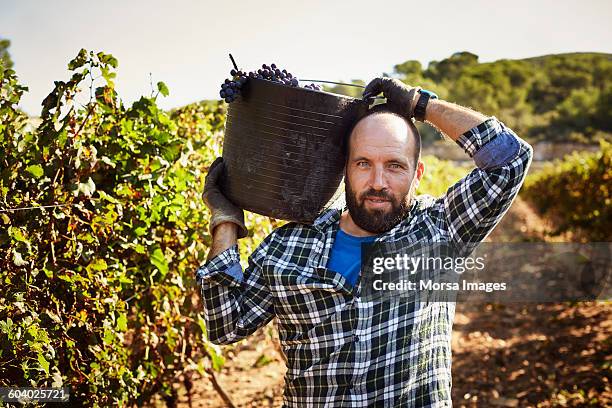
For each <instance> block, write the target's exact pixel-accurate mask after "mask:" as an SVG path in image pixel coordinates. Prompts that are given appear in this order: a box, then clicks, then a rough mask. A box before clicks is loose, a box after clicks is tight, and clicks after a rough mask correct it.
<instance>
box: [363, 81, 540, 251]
mask: <svg viewBox="0 0 612 408" xmlns="http://www.w3.org/2000/svg"><path fill="white" fill-rule="evenodd" d="M380 92H382V93H383V94H384V95H385V97H386V98H387V103H388V104H391V105H394V106H395V107H396V109H397V110H398V111H400V112H402V113H403V114H405V115H406V116H408V117H413V116H414V110H415V107H416V106H417V101H418V100H419V98H420V96H421V95H420V92H419V88H413V87H409V86H407V85H405V84H404V83H402V82H400V81H398V80H395V79H391V78H376V79H374V80H373V81H372V82H370V84H368V86H367V87H366V89H365V91H364V97H371V96H374V95H377V94H378V93H380ZM423 116H424V120H425V121H427V122H429V123H431V124H432V125H433V126H435V127H436V128H438V129H439V130H440V131H442V132H443V133H444V134H446V135H447V136H448V137H450V138H451V139H453V140H454V141H455V142H456V143H457V144H458V145H459V146H461V147H462V148H463V149H464V150H465V152H466V153H467V154H468V155H469V156H470V157H472V158H473V159H474V162H475V164H476V166H477V168H476V169H474V170H472V171H471V172H470V173H469V174H468V175H467V176H465V177H464V178H462V179H461V180H460V181H458V182H457V183H455V184H454V185H453V186H451V187H450V188H449V189H448V190H447V192H446V194H445V195H444V196H442V197H440V198H439V199H438V206H437V207H436V208H438V209H439V210H440V211H442V212H443V218H444V219H445V220H446V228H447V230H448V234H449V236H450V238H451V241H452V243H453V244H454V245H455V247H456V248H457V249H459V250H460V251H461V252H470V251H471V250H472V249H473V248H474V247H475V246H476V245H477V244H478V243H479V242H481V241H482V240H483V239H484V238H486V236H487V235H488V234H489V233H490V232H491V231H492V230H493V228H494V227H495V225H497V223H498V222H499V221H500V220H501V218H502V217H503V215H504V214H505V212H506V210H507V209H508V208H509V207H510V204H512V201H513V200H514V198H515V197H516V195H517V194H518V191H519V189H520V187H521V185H522V184H523V181H524V180H525V176H526V174H527V170H528V168H529V165H530V163H531V158H532V156H533V149H532V147H531V146H530V145H529V144H528V143H526V142H525V141H524V140H522V139H521V138H519V137H518V136H517V135H516V134H515V133H514V132H513V131H512V130H510V129H509V128H507V127H506V126H505V125H504V124H503V123H502V122H500V121H498V120H497V119H496V118H495V117H487V116H485V115H483V114H481V113H479V112H476V111H474V110H472V109H469V108H465V107H462V106H459V105H456V104H453V103H450V102H446V101H442V100H438V99H430V100H429V101H428V103H427V105H426V108H425V110H424V115H423Z"/></svg>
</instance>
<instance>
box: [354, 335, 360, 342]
mask: <svg viewBox="0 0 612 408" xmlns="http://www.w3.org/2000/svg"><path fill="white" fill-rule="evenodd" d="M353 341H354V342H355V343H357V342H358V341H359V336H358V335H356V334H353Z"/></svg>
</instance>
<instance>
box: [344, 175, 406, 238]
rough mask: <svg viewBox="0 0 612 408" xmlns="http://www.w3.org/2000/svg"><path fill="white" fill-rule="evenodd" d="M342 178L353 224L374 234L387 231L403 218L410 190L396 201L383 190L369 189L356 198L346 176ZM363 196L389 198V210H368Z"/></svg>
mask: <svg viewBox="0 0 612 408" xmlns="http://www.w3.org/2000/svg"><path fill="white" fill-rule="evenodd" d="M344 180H345V188H346V206H347V207H348V210H349V214H350V215H351V218H352V219H353V222H355V224H357V225H358V226H359V227H360V228H362V229H364V230H366V231H369V232H372V233H374V234H381V233H383V232H386V231H389V230H390V229H391V228H393V227H395V226H396V225H397V224H399V222H400V221H401V220H402V219H404V217H405V216H406V214H407V213H408V210H409V206H408V204H409V201H410V199H409V195H410V191H408V193H406V195H405V196H403V197H401V200H399V201H398V200H396V199H395V197H393V196H392V195H390V194H388V193H387V192H386V191H385V190H374V189H369V190H367V191H365V192H364V193H362V194H361V196H360V197H359V200H358V199H357V195H356V193H355V192H354V191H353V188H352V187H351V184H350V182H349V180H348V177H345V179H344ZM365 197H378V198H382V199H385V200H389V203H390V204H391V210H389V211H386V210H384V209H375V210H368V209H367V208H366V207H365ZM359 202H361V204H359Z"/></svg>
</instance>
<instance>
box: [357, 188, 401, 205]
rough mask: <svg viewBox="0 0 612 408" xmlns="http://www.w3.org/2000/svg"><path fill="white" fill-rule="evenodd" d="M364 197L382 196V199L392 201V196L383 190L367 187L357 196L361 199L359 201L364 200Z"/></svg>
mask: <svg viewBox="0 0 612 408" xmlns="http://www.w3.org/2000/svg"><path fill="white" fill-rule="evenodd" d="M366 197H376V198H382V199H385V200H389V201H391V202H393V196H391V195H390V194H389V193H387V192H386V191H385V190H374V189H369V190H368V191H366V192H365V193H363V194H361V196H360V197H359V198H360V199H361V201H363V200H365V198H366Z"/></svg>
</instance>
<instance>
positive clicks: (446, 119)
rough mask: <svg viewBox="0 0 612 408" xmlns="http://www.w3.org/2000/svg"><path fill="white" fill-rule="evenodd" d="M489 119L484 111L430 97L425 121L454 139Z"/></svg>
mask: <svg viewBox="0 0 612 408" xmlns="http://www.w3.org/2000/svg"><path fill="white" fill-rule="evenodd" d="M487 119H488V117H487V116H485V115H483V114H482V113H479V112H476V111H474V110H472V109H469V108H465V107H463V106H459V105H456V104H454V103H450V102H446V101H442V100H439V99H430V100H429V103H428V104H427V109H426V110H425V121H427V122H429V123H431V124H432V125H433V126H435V127H436V128H438V129H439V130H440V131H441V132H442V133H444V134H445V135H447V136H448V137H450V138H451V139H453V140H457V139H458V138H459V136H461V135H462V134H464V133H465V132H467V131H468V130H470V129H472V128H473V127H474V126H478V125H480V124H481V123H482V122H484V121H485V120H487Z"/></svg>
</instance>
